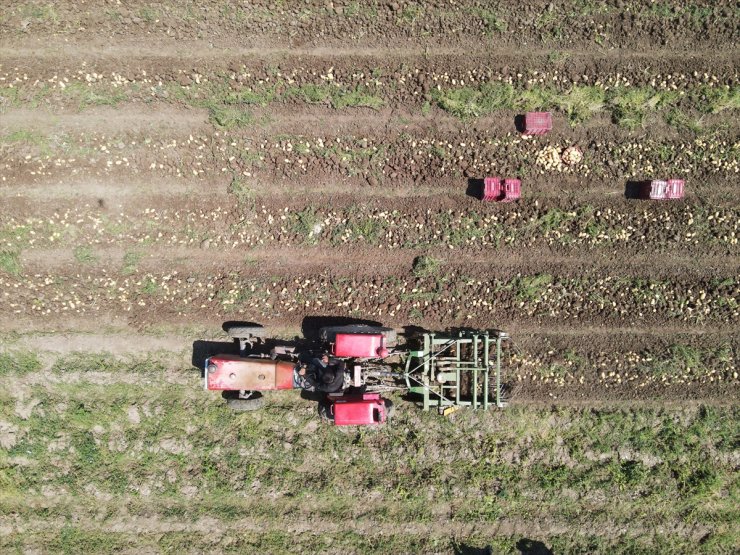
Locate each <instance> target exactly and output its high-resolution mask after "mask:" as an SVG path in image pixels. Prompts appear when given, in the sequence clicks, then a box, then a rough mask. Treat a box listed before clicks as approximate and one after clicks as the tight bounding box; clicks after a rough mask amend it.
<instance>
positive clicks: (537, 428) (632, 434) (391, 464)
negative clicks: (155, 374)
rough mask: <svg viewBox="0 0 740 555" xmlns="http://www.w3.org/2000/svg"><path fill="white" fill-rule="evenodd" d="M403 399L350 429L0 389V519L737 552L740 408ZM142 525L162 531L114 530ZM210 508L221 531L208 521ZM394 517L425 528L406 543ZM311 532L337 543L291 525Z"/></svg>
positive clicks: (267, 542)
mask: <svg viewBox="0 0 740 555" xmlns="http://www.w3.org/2000/svg"><path fill="white" fill-rule="evenodd" d="M11 379H12V378H11ZM397 401H399V402H398V406H399V410H398V414H397V417H396V419H395V420H394V422H393V423H392V424H390V425H388V426H384V427H382V428H380V429H370V428H359V429H352V428H350V429H347V428H336V427H331V426H328V425H325V424H323V423H321V422H320V421H319V420H318V417H317V415H316V410H315V409H316V407H315V404H314V403H311V402H309V401H304V400H301V399H300V397H299V396H298V395H297V394H295V393H293V392H289V393H285V394H275V395H273V396H271V397H270V402H269V403H268V406H267V407H266V409H265V410H263V411H261V412H258V413H253V414H241V415H239V414H234V413H232V412H230V411H229V410H228V409H227V408H226V407H225V406H224V404H223V402H222V401H221V400H220V399H219V398H217V397H216V396H215V395H213V394H211V393H207V392H202V391H200V390H198V389H194V388H191V387H186V386H179V385H169V384H168V385H166V386H165V385H162V384H157V383H156V382H154V383H152V384H150V385H125V384H121V383H111V384H110V385H98V384H91V383H84V382H80V383H74V384H63V383H62V384H54V385H53V386H51V385H50V386H40V385H36V386H31V385H25V386H19V387H16V388H2V389H1V390H0V421H2V431H3V434H4V435H3V449H2V451H0V483H1V484H2V488H0V489H1V490H2V494H0V511H2V512H3V513H5V514H15V515H17V516H19V517H21V521H19V522H21V523H23V522H25V523H26V524H20V525H19V528H18V531H17V532H13V533H11V534H7V535H5V536H4V537H3V539H2V540H0V541H1V542H2V543H0V547H2V548H3V549H12V548H15V549H21V548H32V547H41V546H44V547H46V546H47V545H48V544H47V543H46V542H52V544H53V545H54V546H55V548H56V549H58V550H68V551H73V550H74V549H75V546H81V545H83V544H86V545H87V546H88V548H87V549H86V551H88V552H90V551H92V552H106V551H110V550H113V549H124V548H133V547H137V548H143V547H147V546H149V547H153V546H157V547H159V548H162V549H168V550H169V549H175V548H178V547H179V546H182V545H184V544H185V543H188V544H190V545H197V546H201V548H203V549H205V547H206V546H207V545H211V547H212V548H218V549H231V548H234V549H236V550H238V549H245V548H247V547H260V548H263V549H267V550H268V551H271V550H273V551H278V552H281V551H285V550H287V549H288V547H287V546H288V544H289V543H291V544H292V543H295V544H297V545H298V546H299V547H303V548H304V549H306V550H321V547H322V545H324V544H322V543H321V542H324V541H326V538H331V539H332V541H333V542H337V543H332V546H333V547H332V548H334V547H341V548H343V549H345V550H351V551H356V552H371V551H372V552H377V551H380V552H389V553H390V552H393V550H396V552H397V551H398V550H399V549H400V550H402V551H404V550H406V551H408V550H409V549H410V545H411V544H412V543H413V544H416V542H422V543H420V544H419V545H420V546H421V547H422V549H424V550H432V551H433V550H435V549H449V547H450V546H452V545H453V543H452V542H469V541H475V542H477V543H479V545H480V546H481V547H482V546H483V545H487V544H488V545H495V546H497V547H498V548H499V549H501V550H502V551H512V550H513V548H514V546H515V544H516V543H517V542H518V541H521V540H523V539H524V538H522V537H519V536H516V535H514V534H513V533H512V532H510V531H509V532H505V531H504V532H497V531H496V530H498V528H496V526H497V525H498V524H500V522H501V521H502V520H508V521H511V522H520V523H531V522H536V523H540V525H541V529H540V528H538V527H535V530H538V529H540V530H541V531H540V532H537V534H538V537H536V538H529V539H535V540H539V541H544V542H546V543H547V544H549V545H552V546H555V547H557V548H560V549H570V550H572V549H585V550H589V551H599V550H613V549H624V548H625V546H628V547H631V548H632V549H634V550H637V551H640V550H656V549H657V550H661V551H662V550H666V549H668V550H672V551H687V550H690V551H703V552H708V553H710V552H717V551H718V550H723V549H724V550H727V551H731V550H732V546H733V545H736V543H737V540H738V537H737V532H736V526H735V524H734V523H735V522H737V519H738V518H740V514H739V513H740V511H738V509H737V503H736V499H737V495H738V485H739V483H738V477H737V474H736V472H735V465H734V462H733V460H734V453H735V450H736V448H737V437H738V430H737V419H738V416H740V415H739V414H738V409H737V408H736V407H732V408H716V407H698V408H697V407H687V408H684V409H667V408H656V409H639V410H627V409H619V408H614V409H600V410H592V409H585V410H576V409H566V408H558V409H524V408H516V407H511V408H509V409H507V410H505V411H500V412H489V413H474V412H472V411H470V412H467V411H465V412H460V413H456V414H455V415H454V416H453V417H452V418H441V417H439V416H438V415H436V414H426V413H422V412H421V411H418V410H417V409H415V408H413V407H410V406H408V405H404V404H403V403H402V402H401V401H400V400H398V399H397ZM133 517H144V519H146V520H147V521H149V520H150V521H152V524H151V525H150V528H151V529H148V528H147V525H145V524H143V525H141V527H142V531H141V533H138V532H137V530H135V529H132V530H131V531H130V532H126V531H121V530H120V529H119V528H115V527H114V526H113V525H114V523H116V522H119V521H121V520H130V519H131V518H133ZM201 517H209V518H211V519H213V522H212V524H210V525H209V529H215V530H218V531H219V532H220V533H219V534H216V537H214V535H213V534H205V533H204V532H203V530H201V529H198V528H197V526H195V524H194V523H196V521H197V520H198V519H199V518H201ZM242 519H247V521H248V522H250V520H249V519H254V521H255V522H258V523H262V524H264V532H261V531H259V530H257V531H255V530H251V529H249V528H247V529H244V527H242V526H241V525H240V524H241V520H242ZM159 521H165V523H166V524H167V525H166V526H165V525H163V527H162V530H161V531H160V530H159V529H158V528H157V526H158V522H159ZM354 521H357V522H354ZM34 522H36V523H37V524H36V525H34V524H33V523H34ZM93 522H94V527H93V526H92V524H91V523H93ZM362 522H369V523H371V524H372V529H371V530H370V532H369V533H366V531H364V530H363V529H362V527H361V524H362ZM399 522H405V523H413V524H414V526H411V527H410V528H409V530H410V531H409V532H405V533H403V534H401V533H400V532H399V529H398V523H399ZM73 523H77V524H73ZM86 523H87V524H86ZM178 523H179V524H178ZM290 523H293V524H292V528H291V524H290ZM301 523H304V524H303V525H304V528H305V529H307V530H311V529H312V528H311V527H312V526H315V527H316V529H317V530H318V531H319V532H320V531H321V530H324V531H325V532H326V533H324V534H322V533H319V535H314V534H312V533H310V532H309V533H300V532H294V533H292V532H289V531H286V530H290V529H296V528H295V526H298V528H297V529H298V530H302V529H304V528H301ZM474 523H475V524H476V526H477V529H478V530H479V532H478V533H477V534H476V535H471V533H470V532H469V531H468V532H466V530H469V528H466V525H470V524H474ZM133 526H134V525H133V524H132V527H133ZM178 526H179V528H178ZM107 527H111V528H115V530H116V531H115V532H111V533H106V532H105V530H106V528H107ZM26 528H28V532H27V533H25V532H24V530H26ZM550 529H558V530H561V532H558V534H556V535H554V536H550V535H549V534H550V533H549V530H550ZM563 529H565V530H566V531H567V532H566V533H563V532H562V530H563ZM428 530H435V532H433V533H428ZM481 530H482V531H483V532H481ZM486 530H490V532H485V531H486ZM697 534H698V536H697ZM468 536H469V537H468ZM699 540H701V542H700V541H699ZM54 542H57V543H54ZM435 546H436V547H435Z"/></svg>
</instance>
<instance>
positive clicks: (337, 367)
mask: <svg viewBox="0 0 740 555" xmlns="http://www.w3.org/2000/svg"><path fill="white" fill-rule="evenodd" d="M345 369H346V364H345V362H344V361H342V360H340V361H330V360H329V355H328V354H326V353H325V354H323V355H322V356H321V358H314V359H313V360H311V362H309V363H308V364H307V365H305V364H302V365H300V366H299V367H297V368H296V374H297V375H296V377H295V378H296V379H295V382H296V384H297V386H298V387H300V388H302V389H305V390H307V391H323V392H325V393H335V392H337V391H340V390H341V389H342V387H343V386H344V372H345Z"/></svg>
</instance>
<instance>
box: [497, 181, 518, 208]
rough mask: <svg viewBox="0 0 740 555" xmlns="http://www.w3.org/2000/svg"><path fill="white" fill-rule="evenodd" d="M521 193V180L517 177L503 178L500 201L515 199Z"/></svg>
mask: <svg viewBox="0 0 740 555" xmlns="http://www.w3.org/2000/svg"><path fill="white" fill-rule="evenodd" d="M521 194H522V182H521V181H520V180H519V179H513V178H506V179H504V198H502V199H501V202H511V201H513V200H517V199H518V198H519V197H520V196H521Z"/></svg>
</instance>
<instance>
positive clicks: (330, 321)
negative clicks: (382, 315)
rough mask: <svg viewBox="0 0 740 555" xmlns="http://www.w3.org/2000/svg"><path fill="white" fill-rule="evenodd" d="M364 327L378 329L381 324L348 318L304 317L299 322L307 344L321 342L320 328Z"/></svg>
mask: <svg viewBox="0 0 740 555" xmlns="http://www.w3.org/2000/svg"><path fill="white" fill-rule="evenodd" d="M352 325H365V326H377V327H380V326H382V325H383V324H381V323H380V322H376V321H375V320H363V319H361V318H350V317H343V316H306V317H305V318H304V319H303V321H302V322H301V333H302V334H303V337H304V338H305V340H306V341H308V342H318V341H320V340H321V337H320V331H321V328H324V327H328V326H352Z"/></svg>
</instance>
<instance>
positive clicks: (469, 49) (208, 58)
mask: <svg viewBox="0 0 740 555" xmlns="http://www.w3.org/2000/svg"><path fill="white" fill-rule="evenodd" d="M8 42H10V41H0V58H2V59H5V60H15V59H21V58H29V59H32V60H38V61H39V63H41V62H44V63H52V62H56V61H58V60H60V59H66V60H68V61H70V62H72V61H75V58H79V59H81V60H96V61H98V62H100V63H113V62H115V61H121V60H138V59H141V60H157V59H161V58H165V59H171V60H177V61H184V60H193V61H195V62H199V61H203V62H223V61H224V60H227V61H230V60H233V59H242V60H255V61H262V60H267V59H273V58H276V59H277V60H280V61H282V60H284V59H285V58H290V57H294V58H309V59H310V58H317V59H328V60H332V59H335V58H340V59H346V58H350V59H355V58H357V59H362V58H376V59H379V60H396V59H404V58H419V59H429V58H441V57H445V58H452V57H459V58H470V57H473V58H482V57H489V58H491V59H512V60H522V59H526V58H535V59H541V60H549V58H550V57H551V56H552V52H553V49H550V48H545V47H537V46H533V47H528V46H526V45H524V46H517V47H507V46H503V47H502V46H497V45H486V47H481V46H480V42H479V41H471V42H472V44H471V45H467V46H458V47H449V46H438V45H424V46H400V47H383V46H349V45H337V46H336V47H328V46H315V47H308V48H306V47H292V46H290V45H287V46H282V47H251V48H250V47H241V46H232V47H223V48H217V47H212V46H210V45H208V43H206V42H198V41H189V40H184V41H178V42H177V44H173V43H172V42H169V41H159V42H158V41H157V40H156V39H154V40H153V41H152V40H151V39H150V40H148V41H147V42H146V44H142V42H140V41H136V40H131V41H116V43H115V46H111V45H110V43H103V42H96V41H89V42H83V41H75V42H74V43H70V42H62V41H56V42H55V41H54V39H52V40H50V41H49V42H46V43H45V45H44V46H43V47H39V46H38V43H37V42H36V41H27V42H24V41H12V42H13V45H12V46H8V45H7V43H8ZM3 43H5V44H3ZM557 52H560V53H561V54H562V56H563V57H564V59H565V60H574V59H580V58H583V59H584V60H586V61H592V60H599V59H604V60H614V61H615V62H620V63H621V62H629V61H631V62H640V61H643V60H654V61H659V60H669V61H670V63H676V64H678V62H677V60H679V59H684V60H685V59H687V58H688V59H701V58H705V59H711V60H712V61H713V62H715V61H722V62H733V61H734V60H735V51H734V50H727V51H723V50H717V49H713V48H707V47H706V46H705V45H703V44H699V45H696V47H695V48H694V47H692V48H690V49H687V50H681V49H680V48H660V47H654V48H651V49H649V50H646V49H643V48H637V49H635V48H621V49H618V50H616V49H603V48H598V47H591V48H588V47H587V48H577V49H571V48H562V49H561V48H559V49H557ZM550 63H551V64H552V65H554V66H557V65H558V63H557V62H550ZM7 65H12V64H7ZM706 67H710V66H709V65H707V66H706Z"/></svg>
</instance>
